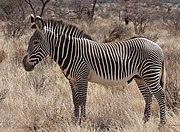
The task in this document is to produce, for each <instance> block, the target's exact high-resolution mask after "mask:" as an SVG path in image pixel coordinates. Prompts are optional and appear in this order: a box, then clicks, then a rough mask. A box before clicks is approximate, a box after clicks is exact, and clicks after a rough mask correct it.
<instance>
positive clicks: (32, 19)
mask: <svg viewBox="0 0 180 132" xmlns="http://www.w3.org/2000/svg"><path fill="white" fill-rule="evenodd" d="M34 22H35V18H34V15H33V14H31V23H34Z"/></svg>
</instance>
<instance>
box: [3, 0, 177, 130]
mask: <svg viewBox="0 0 180 132" xmlns="http://www.w3.org/2000/svg"><path fill="white" fill-rule="evenodd" d="M30 14H35V15H42V16H43V17H44V18H55V19H64V20H65V21H68V22H73V23H72V24H76V25H77V26H79V28H81V29H83V30H85V31H86V32H87V33H89V34H90V35H91V36H92V37H93V39H94V40H96V41H99V42H111V41H121V40H124V39H128V38H130V37H133V36H143V37H147V38H149V39H151V40H153V41H155V42H157V43H158V44H159V45H160V46H161V47H162V48H163V51H164V53H165V57H166V71H167V78H166V84H167V85H166V88H165V93H166V103H167V111H168V112H167V125H166V127H165V131H168V132H178V131H180V123H179V121H180V84H179V82H180V58H179V57H180V44H179V43H180V33H179V32H180V16H179V14H180V3H178V1H177V2H174V1H166V2H165V1H161V0H158V1H156V0H151V1H149V0H1V1H0V29H1V30H0V131H2V132H12V131H13V132H21V131H22V132H30V131H33V132H61V131H65V132H71V131H73V132H75V131H77V132H79V131H82V132H83V131H84V132H88V131H103V132H104V131H111V132H113V131H127V132H134V131H140V132H143V131H148V132H155V131H158V129H157V127H158V124H159V113H158V111H159V110H158V109H159V108H158V105H157V103H156V100H155V99H153V107H152V112H151V120H150V122H148V123H147V124H145V125H144V124H143V121H142V117H143V110H144V100H143V98H142V96H141V94H140V92H139V90H138V88H137V86H136V84H135V82H132V83H131V84H130V85H127V84H122V85H121V86H117V87H113V88H112V87H104V86H101V85H98V84H93V83H89V89H88V99H87V120H86V122H84V123H82V124H81V125H78V124H75V123H74V122H73V121H72V115H73V104H72V97H71V90H70V86H69V84H68V82H67V80H66V79H65V77H64V76H63V74H62V73H61V70H60V68H59V66H58V65H56V64H55V63H54V62H52V60H50V59H49V58H47V59H45V60H43V62H42V63H40V64H38V65H37V67H36V68H35V70H34V71H33V72H26V71H25V70H24V69H23V67H22V64H21V60H22V57H23V55H24V53H25V51H26V49H27V44H28V40H29V38H30V36H31V35H32V33H33V30H31V29H30V20H29V16H30Z"/></svg>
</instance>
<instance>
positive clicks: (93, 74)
mask: <svg viewBox="0 0 180 132" xmlns="http://www.w3.org/2000/svg"><path fill="white" fill-rule="evenodd" d="M134 75H137V73H134V74H132V75H130V76H128V77H126V78H124V79H121V80H108V79H104V78H103V77H100V76H98V75H97V74H96V72H95V71H90V73H89V76H88V81H90V82H94V83H98V84H102V85H104V86H117V85H120V84H122V83H125V82H127V81H128V80H130V79H131V78H132V77H133V76H134Z"/></svg>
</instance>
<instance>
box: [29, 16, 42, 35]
mask: <svg viewBox="0 0 180 132" xmlns="http://www.w3.org/2000/svg"><path fill="white" fill-rule="evenodd" d="M32 28H33V27H32ZM34 28H37V30H39V31H42V30H43V28H44V21H43V19H42V18H41V17H40V16H37V17H36V18H35V26H34Z"/></svg>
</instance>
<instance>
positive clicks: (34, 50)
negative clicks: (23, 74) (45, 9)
mask: <svg viewBox="0 0 180 132" xmlns="http://www.w3.org/2000/svg"><path fill="white" fill-rule="evenodd" d="M31 23H33V25H32V27H31V28H34V29H36V31H35V32H34V34H33V35H32V36H31V38H30V40H29V44H28V49H27V52H26V55H25V56H24V58H23V61H22V63H23V67H24V69H25V70H26V71H32V70H33V69H34V67H35V65H36V64H38V63H39V62H40V61H41V60H42V59H43V58H45V57H46V56H48V55H49V52H50V50H49V49H50V48H49V47H50V45H49V44H48V42H47V41H46V39H45V37H44V34H43V20H42V18H40V17H36V18H34V17H33V16H31Z"/></svg>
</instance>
